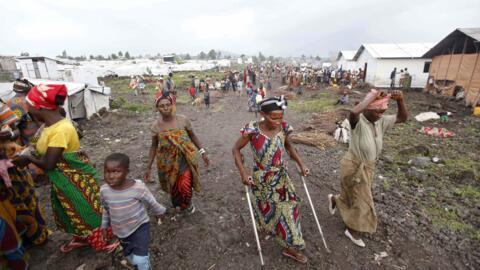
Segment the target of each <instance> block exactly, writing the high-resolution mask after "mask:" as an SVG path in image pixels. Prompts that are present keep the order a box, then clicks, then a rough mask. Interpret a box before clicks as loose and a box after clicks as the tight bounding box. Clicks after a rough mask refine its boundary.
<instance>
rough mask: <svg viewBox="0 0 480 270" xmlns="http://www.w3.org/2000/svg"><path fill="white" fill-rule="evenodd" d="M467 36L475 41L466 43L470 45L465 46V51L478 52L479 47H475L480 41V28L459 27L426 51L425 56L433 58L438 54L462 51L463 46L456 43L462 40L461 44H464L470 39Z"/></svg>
mask: <svg viewBox="0 0 480 270" xmlns="http://www.w3.org/2000/svg"><path fill="white" fill-rule="evenodd" d="M465 37H469V38H470V39H471V41H473V42H470V41H469V42H468V43H467V44H466V45H469V46H467V47H465V48H464V49H467V50H466V51H465V53H474V52H478V48H476V47H475V42H476V41H480V28H478V27H477V28H457V29H455V30H454V31H453V32H451V33H450V34H448V35H447V36H446V37H445V38H443V39H442V40H441V41H440V42H438V43H437V44H436V45H435V46H434V47H432V48H431V49H430V50H428V51H427V52H425V54H424V55H423V57H426V58H433V57H435V56H437V55H443V54H450V53H452V52H454V51H457V52H455V53H461V51H462V47H463V46H455V45H456V43H457V42H461V43H459V44H463V43H464V42H466V41H468V40H466V39H465ZM458 50H460V51H458Z"/></svg>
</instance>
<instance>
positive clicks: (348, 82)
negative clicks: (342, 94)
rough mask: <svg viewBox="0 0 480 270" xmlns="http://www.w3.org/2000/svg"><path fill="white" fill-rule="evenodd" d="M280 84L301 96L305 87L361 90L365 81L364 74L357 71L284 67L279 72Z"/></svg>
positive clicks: (359, 70) (361, 71)
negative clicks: (336, 87)
mask: <svg viewBox="0 0 480 270" xmlns="http://www.w3.org/2000/svg"><path fill="white" fill-rule="evenodd" d="M281 74H282V82H283V84H285V85H288V90H290V91H294V92H295V93H298V94H302V93H303V91H304V88H305V87H308V88H316V87H320V86H327V85H330V86H336V85H340V86H349V87H350V88H362V87H363V86H364V81H365V72H364V71H363V70H362V69H361V68H359V69H358V70H353V71H352V70H344V69H342V68H339V69H335V68H330V67H329V68H313V67H291V66H284V67H283V68H282V70H281Z"/></svg>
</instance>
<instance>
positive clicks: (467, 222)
mask: <svg viewBox="0 0 480 270" xmlns="http://www.w3.org/2000/svg"><path fill="white" fill-rule="evenodd" d="M275 86H277V87H278V84H276V85H275ZM113 91H114V94H113V97H114V98H116V99H118V98H119V97H123V98H124V99H126V100H128V101H130V102H135V103H141V104H144V106H145V107H146V108H147V110H143V111H141V112H132V111H129V110H122V109H120V110H118V111H114V112H109V113H107V114H105V115H103V116H102V117H97V118H94V119H92V120H90V121H87V122H84V123H82V127H83V128H84V130H85V132H84V138H83V139H82V141H81V144H82V148H83V150H85V151H86V153H87V154H88V155H89V156H90V158H91V159H92V161H93V162H95V164H96V167H97V169H99V172H100V174H102V170H101V169H102V168H103V159H104V158H105V157H106V156H107V155H108V154H110V153H113V152H124V153H126V154H128V155H129V156H130V158H131V168H130V169H131V174H130V176H131V177H133V178H141V176H142V175H143V172H144V169H145V166H146V162H147V155H148V150H149V146H150V132H149V125H150V124H151V123H152V122H153V121H155V119H156V118H157V117H159V115H158V113H156V112H155V111H154V110H153V102H152V101H153V93H152V92H151V93H148V94H146V95H144V96H141V97H133V96H132V95H131V93H125V92H121V93H117V92H115V89H113ZM359 91H362V90H359ZM363 91H364V90H363ZM319 93H322V94H321V95H320V98H326V99H328V100H330V99H331V100H333V101H335V100H336V98H338V97H339V94H338V93H339V91H334V90H332V89H329V88H328V89H326V88H322V89H315V90H307V91H306V93H305V94H304V95H303V96H302V97H299V99H298V100H294V101H292V103H298V104H301V103H302V102H304V101H308V100H312V99H316V98H317V99H318V98H319V95H318V94H319ZM358 93H359V92H352V94H351V100H352V102H353V100H358V99H360V98H361V96H362V95H361V94H358ZM181 95H184V94H181ZM182 100H183V101H184V102H183V104H179V105H178V108H177V113H179V114H184V115H186V116H188V118H190V119H191V121H192V124H193V127H194V131H195V132H196V133H197V135H198V136H199V138H200V139H201V141H202V142H203V144H204V145H205V146H206V148H207V151H208V155H209V158H210V160H211V165H210V167H209V168H208V169H207V168H205V167H204V166H203V164H201V166H200V167H201V183H202V185H203V191H202V192H201V193H199V194H195V196H194V203H195V205H196V207H197V211H196V212H195V213H194V214H192V215H177V216H168V217H166V218H165V219H164V222H163V225H161V226H156V225H154V223H153V222H152V225H153V226H152V227H151V228H152V230H151V236H152V240H151V243H150V252H151V261H152V264H153V268H154V269H205V270H213V269H260V267H259V257H258V254H257V251H256V246H255V240H254V234H253V231H252V226H251V220H250V216H249V212H248V207H247V202H246V197H245V193H244V189H243V185H242V184H241V182H240V178H239V174H238V172H237V170H236V167H235V165H234V162H233V159H232V155H231V147H232V145H233V143H234V141H235V140H236V139H237V137H238V136H239V130H240V128H241V127H242V126H243V125H244V124H246V123H248V122H249V121H251V120H253V119H255V115H254V114H252V113H249V112H247V110H246V98H245V96H243V97H239V96H237V95H236V94H233V93H227V94H225V95H223V96H222V97H221V98H215V99H212V107H211V108H210V109H209V110H207V109H205V108H204V107H203V106H200V107H193V106H191V105H190V104H189V103H188V102H185V101H188V98H186V97H184V98H183V99H182ZM406 100H407V104H408V108H409V111H410V115H411V119H410V121H409V122H408V123H407V124H405V125H402V126H401V125H398V127H396V128H395V129H394V130H392V131H391V132H390V133H389V134H388V135H386V139H385V145H384V153H383V154H382V157H381V159H380V161H379V163H378V166H377V172H376V176H375V184H374V188H373V189H374V199H375V203H376V210H377V214H378V216H379V221H380V222H379V226H378V231H377V233H375V234H374V235H371V236H365V237H364V240H365V242H366V245H367V247H366V248H359V247H356V246H354V245H353V244H352V243H351V242H350V240H348V239H347V238H346V237H345V236H344V235H343V231H344V225H343V223H342V220H341V218H340V217H339V215H338V214H337V215H335V216H330V214H329V213H328V209H327V194H329V193H338V192H339V188H340V185H339V161H340V159H341V158H342V156H343V154H344V153H345V151H346V149H347V147H346V146H345V145H342V144H335V145H333V146H330V147H328V148H326V149H324V150H319V149H317V148H314V147H309V146H304V145H300V144H297V145H296V147H297V149H298V150H299V152H300V155H301V157H302V158H303V159H304V161H305V162H306V164H307V166H308V167H309V168H310V169H311V176H309V177H308V178H307V180H308V186H309V189H310V193H311V196H312V199H313V202H314V204H315V207H316V210H317V214H318V216H319V219H320V223H321V225H322V228H323V232H324V234H325V237H326V241H327V243H328V245H329V247H330V249H331V251H332V253H331V254H327V253H326V252H325V250H324V249H323V246H322V242H321V238H320V235H319V233H318V230H317V227H316V225H315V221H314V219H313V215H312V212H311V209H310V207H309V205H308V201H307V198H306V195H305V190H304V188H303V186H302V184H301V180H300V178H299V176H298V173H297V172H296V171H295V170H294V169H293V168H294V164H293V162H292V161H289V165H290V166H289V167H290V176H291V178H292V179H293V181H294V182H295V187H296V190H297V193H298V194H299V195H300V196H301V197H302V199H303V202H302V203H301V208H300V210H301V212H300V213H301V223H302V231H303V234H304V238H305V241H306V245H307V246H306V250H305V255H306V256H307V257H308V258H309V262H308V264H306V265H300V264H298V263H295V262H294V261H292V260H291V259H287V258H285V257H283V256H282V255H281V249H280V248H279V247H278V246H277V244H276V243H275V242H274V241H273V240H272V239H269V240H265V239H263V240H262V249H263V254H264V259H265V263H266V267H265V269H478V268H479V266H480V254H479V250H480V245H479V242H480V233H479V224H480V222H479V220H480V219H479V217H480V209H479V205H480V204H479V202H480V199H479V198H480V195H479V194H480V192H479V178H478V172H479V165H478V164H479V163H480V157H479V153H480V151H479V150H480V149H479V148H480V143H479V142H480V132H479V130H480V121H479V118H478V117H477V118H475V117H473V116H470V114H469V112H468V111H466V110H465V109H463V107H462V106H461V104H460V103H455V102H452V101H444V100H442V99H439V98H433V97H431V96H427V95H425V94H423V93H421V92H415V91H411V92H408V93H406ZM150 106H151V108H152V109H149V108H150ZM431 106H433V109H434V110H435V109H436V110H442V109H449V110H455V114H454V116H453V117H451V119H450V120H449V122H448V123H447V124H446V125H443V126H445V127H447V128H449V129H452V130H454V131H455V132H457V134H458V135H457V136H456V137H454V138H452V139H448V140H438V139H435V138H430V137H428V136H426V135H421V134H419V133H418V131H417V130H418V128H419V127H420V126H422V125H430V126H440V123H438V122H426V123H418V122H416V121H415V120H414V119H413V116H414V115H416V114H417V113H419V112H422V111H427V110H429V109H430V110H432V108H429V107H431ZM348 108H349V106H341V107H329V108H328V110H330V111H331V110H338V112H339V113H338V114H337V115H342V113H343V112H344V111H342V109H348ZM395 109H396V106H393V108H392V109H391V111H392V112H395ZM312 113H313V112H305V111H301V110H289V111H288V112H287V116H286V120H287V121H288V122H289V123H290V124H291V125H292V126H293V127H294V128H296V130H297V131H301V130H302V129H304V128H306V127H307V126H308V124H307V121H309V120H310V118H311V117H312ZM316 113H317V114H322V113H324V112H322V111H320V112H316ZM335 120H341V119H326V120H325V121H328V122H329V123H328V124H327V125H326V126H327V127H328V128H325V129H330V130H323V131H325V132H330V131H332V130H331V129H333V127H334V122H335ZM422 147H425V148H426V149H428V151H427V152H428V153H425V151H422V149H423V150H424V148H422ZM400 152H401V153H402V154H401V155H400V154H399V153H400ZM243 153H244V155H245V156H246V158H247V163H246V164H249V162H250V160H251V153H250V149H249V148H248V147H246V148H245V149H244V150H243ZM419 155H421V156H427V157H433V156H438V157H440V158H441V159H442V160H443V161H444V162H443V164H434V163H428V164H427V165H426V166H425V167H422V168H421V169H419V168H413V169H412V167H413V165H411V164H409V163H408V161H409V160H410V159H412V158H414V157H416V156H419ZM459 157H462V158H463V159H464V160H465V161H464V162H463V163H461V164H460V163H459V162H458V160H460V158H459ZM452 159H453V160H454V161H452ZM452 162H453V163H452ZM440 165H442V166H440ZM459 171H466V172H465V173H463V174H462V175H460V176H458V175H457V174H458V172H459ZM472 172H473V176H472V175H471V173H472ZM469 173H470V174H469ZM425 175H426V176H425ZM462 177H463V178H462ZM149 187H150V189H151V190H152V191H153V192H154V194H155V195H156V196H157V198H158V200H159V201H160V202H162V203H164V204H167V205H168V204H169V198H168V196H167V195H166V194H164V193H163V192H161V191H159V186H158V184H157V183H153V184H149ZM38 193H39V194H40V196H41V201H42V203H43V205H44V208H45V212H46V215H47V218H48V220H47V221H48V225H49V227H50V228H51V229H52V230H53V234H52V235H51V237H50V241H49V242H48V243H47V244H45V245H44V246H42V247H36V248H33V249H30V254H31V269H127V268H123V266H121V265H120V264H119V258H120V256H119V255H118V254H117V255H110V254H95V253H94V252H93V251H91V250H89V249H88V248H87V249H82V250H75V251H73V252H71V253H69V254H62V253H61V252H60V251H59V246H60V244H62V243H63V242H64V241H67V240H68V236H67V235H65V234H63V233H61V232H59V231H55V226H54V224H53V218H52V212H51V207H50V202H49V186H43V187H40V188H39V189H38ZM381 252H386V254H387V255H388V256H387V257H384V258H378V256H376V254H380V253H381Z"/></svg>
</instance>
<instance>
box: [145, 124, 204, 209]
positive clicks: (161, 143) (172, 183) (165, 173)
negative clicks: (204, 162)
mask: <svg viewBox="0 0 480 270" xmlns="http://www.w3.org/2000/svg"><path fill="white" fill-rule="evenodd" d="M177 126H178V128H174V129H168V130H160V129H159V127H158V123H157V122H155V123H153V124H152V126H151V131H152V132H153V134H155V135H156V136H157V138H158V148H157V169H158V180H159V182H160V186H161V188H162V190H163V191H165V192H167V193H169V194H170V197H171V200H172V205H173V206H174V207H180V209H182V210H184V209H187V208H188V207H189V206H190V205H191V200H192V192H193V190H195V191H197V192H199V191H200V189H201V187H200V182H199V172H198V155H197V153H198V149H197V147H196V146H195V144H194V143H193V142H192V139H191V138H190V136H189V135H188V132H187V129H191V128H192V127H191V124H190V122H189V121H188V120H187V119H186V118H185V117H184V116H181V115H178V116H177Z"/></svg>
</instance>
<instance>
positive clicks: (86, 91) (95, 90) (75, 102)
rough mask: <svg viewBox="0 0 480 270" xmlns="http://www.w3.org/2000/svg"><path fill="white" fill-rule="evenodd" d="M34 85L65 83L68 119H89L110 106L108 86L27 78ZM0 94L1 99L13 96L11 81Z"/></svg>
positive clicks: (65, 107)
mask: <svg viewBox="0 0 480 270" xmlns="http://www.w3.org/2000/svg"><path fill="white" fill-rule="evenodd" d="M28 80H29V81H30V82H32V83H33V84H35V85H38V84H65V86H66V87H67V90H68V98H67V100H65V106H64V109H65V111H66V112H67V117H68V118H70V119H81V118H87V119H89V118H90V117H92V115H94V114H95V113H97V112H98V111H100V110H101V109H102V108H105V109H107V110H108V109H109V108H110V93H111V89H110V87H104V86H98V85H89V84H84V83H75V82H61V81H49V80H38V79H28ZM0 90H2V91H0V95H1V96H2V98H3V99H8V97H12V96H13V83H9V87H7V86H6V85H4V87H3V89H0Z"/></svg>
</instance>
